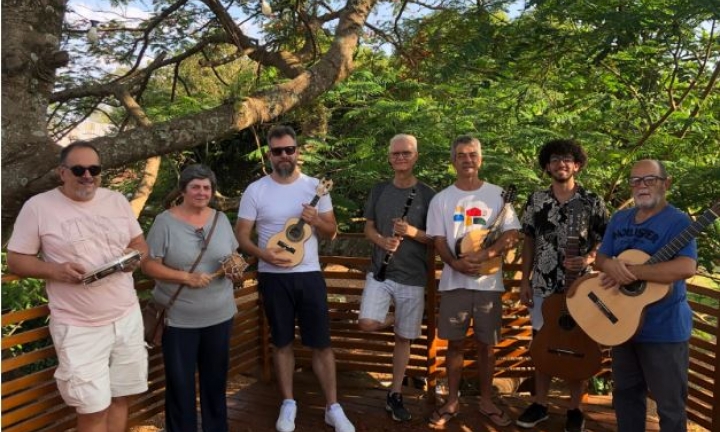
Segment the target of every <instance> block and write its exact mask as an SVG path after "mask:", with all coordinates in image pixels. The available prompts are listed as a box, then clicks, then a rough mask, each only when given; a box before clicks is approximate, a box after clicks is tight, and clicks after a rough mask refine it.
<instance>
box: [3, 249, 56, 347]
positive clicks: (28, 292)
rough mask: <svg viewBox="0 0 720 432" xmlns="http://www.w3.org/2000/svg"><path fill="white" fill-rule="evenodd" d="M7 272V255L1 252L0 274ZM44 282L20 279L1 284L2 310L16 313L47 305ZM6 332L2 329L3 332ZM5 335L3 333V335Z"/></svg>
mask: <svg viewBox="0 0 720 432" xmlns="http://www.w3.org/2000/svg"><path fill="white" fill-rule="evenodd" d="M7 272H8V271H7V253H6V252H2V273H3V274H6V273H7ZM47 301H48V300H47V294H46V293H45V281H43V280H39V279H20V280H17V281H11V282H3V283H2V310H3V312H7V311H18V310H23V309H29V308H32V307H35V306H39V305H42V304H46V303H47ZM5 331H6V330H5V329H4V328H3V332H5ZM3 335H5V333H3Z"/></svg>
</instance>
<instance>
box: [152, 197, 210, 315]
mask: <svg viewBox="0 0 720 432" xmlns="http://www.w3.org/2000/svg"><path fill="white" fill-rule="evenodd" d="M219 217H220V211H219V210H215V218H214V219H213V223H212V226H211V227H210V232H209V233H208V235H207V237H205V239H204V241H203V242H202V247H201V248H200V253H199V254H198V256H197V258H195V262H194V263H193V265H192V266H191V267H190V270H189V271H188V273H192V272H193V270H195V267H197V265H198V264H200V260H201V259H202V257H203V255H205V250H207V247H208V245H209V244H210V239H211V238H212V236H213V233H214V232H215V226H216V225H217V221H218V218H219ZM201 229H202V228H201ZM185 286H186V285H185V284H182V285H180V286H179V287H178V289H177V291H175V294H173V296H172V297H170V301H169V302H168V304H167V306H166V307H165V309H166V310H169V309H170V308H171V307H172V305H173V304H175V300H177V298H178V296H179V295H180V292H181V291H182V290H183V288H185Z"/></svg>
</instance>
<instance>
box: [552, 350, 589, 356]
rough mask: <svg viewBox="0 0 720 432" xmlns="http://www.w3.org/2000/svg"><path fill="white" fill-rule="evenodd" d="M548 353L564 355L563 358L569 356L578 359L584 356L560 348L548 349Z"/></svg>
mask: <svg viewBox="0 0 720 432" xmlns="http://www.w3.org/2000/svg"><path fill="white" fill-rule="evenodd" d="M548 352H549V353H550V354H557V355H564V356H571V357H578V358H583V357H585V354H583V353H579V352H575V351H573V350H569V349H562V348H550V349H548Z"/></svg>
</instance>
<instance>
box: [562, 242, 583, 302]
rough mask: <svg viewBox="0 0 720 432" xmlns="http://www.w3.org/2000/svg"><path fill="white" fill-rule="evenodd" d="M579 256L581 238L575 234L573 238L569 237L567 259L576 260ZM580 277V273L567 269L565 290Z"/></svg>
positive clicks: (566, 245)
mask: <svg viewBox="0 0 720 432" xmlns="http://www.w3.org/2000/svg"><path fill="white" fill-rule="evenodd" d="M577 256H580V238H579V237H578V236H577V234H574V235H573V236H570V235H568V238H567V242H566V244H565V257H567V258H575V257H577ZM578 276H580V272H579V271H573V270H568V269H565V289H568V288H570V287H571V286H572V284H573V282H575V279H577V278H578Z"/></svg>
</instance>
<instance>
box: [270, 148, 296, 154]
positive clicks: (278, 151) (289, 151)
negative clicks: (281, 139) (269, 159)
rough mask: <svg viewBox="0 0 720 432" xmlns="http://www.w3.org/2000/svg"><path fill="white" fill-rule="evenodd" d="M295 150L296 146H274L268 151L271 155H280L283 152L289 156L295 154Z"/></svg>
mask: <svg viewBox="0 0 720 432" xmlns="http://www.w3.org/2000/svg"><path fill="white" fill-rule="evenodd" d="M295 150H297V146H287V147H274V148H271V149H270V153H272V155H273V156H280V155H282V154H283V152H285V154H286V155H288V156H290V155H293V154H295Z"/></svg>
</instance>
